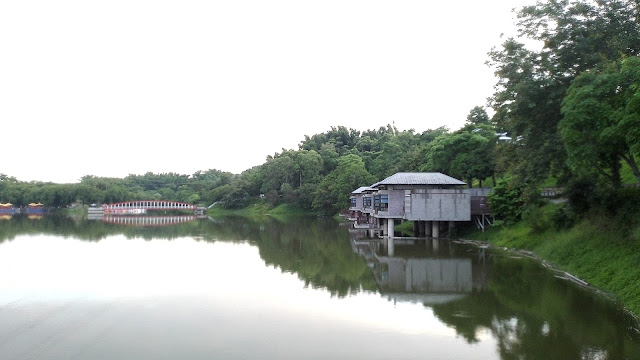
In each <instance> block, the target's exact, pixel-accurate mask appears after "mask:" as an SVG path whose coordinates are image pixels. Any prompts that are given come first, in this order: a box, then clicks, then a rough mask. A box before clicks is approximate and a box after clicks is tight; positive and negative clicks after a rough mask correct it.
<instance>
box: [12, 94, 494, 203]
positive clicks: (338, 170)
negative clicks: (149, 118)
mask: <svg viewBox="0 0 640 360" xmlns="http://www.w3.org/2000/svg"><path fill="white" fill-rule="evenodd" d="M496 146H498V144H497V136H496V134H495V129H494V127H493V125H491V123H490V119H489V116H488V115H487V113H486V111H485V110H484V109H483V108H481V107H476V108H474V109H472V111H471V112H470V114H469V116H468V118H467V124H466V126H464V127H463V128H462V129H460V130H458V131H455V132H449V131H448V129H446V128H438V129H434V130H427V131H424V132H422V133H417V132H415V131H414V130H408V131H399V130H398V129H397V128H395V127H394V126H392V125H387V126H386V127H381V128H379V129H377V130H367V131H363V132H360V131H358V130H354V129H347V128H345V127H343V126H338V127H332V128H331V129H330V130H329V131H327V132H325V133H321V134H316V135H313V136H305V139H304V140H303V141H302V142H301V143H300V144H299V148H298V149H297V150H284V149H283V151H282V152H280V153H276V154H274V155H273V156H268V157H267V159H266V162H265V163H264V164H262V165H260V166H256V167H254V168H251V169H248V170H246V171H244V172H243V173H241V174H239V175H233V174H231V173H227V172H222V171H219V170H208V171H205V172H197V173H195V174H193V175H181V174H175V173H168V174H153V173H147V174H144V175H129V176H127V177H125V178H124V179H118V178H104V177H96V176H84V177H83V178H82V179H81V180H80V183H78V184H52V183H40V182H29V183H27V182H20V181H18V180H17V179H15V178H13V177H10V176H7V175H0V201H3V202H11V203H13V204H15V205H18V206H24V205H26V204H28V203H30V202H41V203H43V204H45V205H46V206H52V207H63V206H67V205H69V204H71V203H84V204H91V203H96V204H100V203H113V202H120V201H129V200H145V199H149V200H153V199H163V200H175V201H182V202H187V203H195V204H202V205H209V204H212V203H214V202H219V203H220V204H221V206H224V207H227V208H238V207H243V206H246V205H247V204H248V203H249V202H250V201H252V200H254V199H258V198H264V199H265V201H267V202H268V203H270V204H272V205H277V204H281V203H288V204H292V205H295V206H298V207H300V208H303V209H310V210H315V211H318V212H321V213H327V214H331V213H336V212H337V211H339V210H341V209H343V208H344V207H345V206H346V204H347V203H348V198H349V195H350V193H351V191H353V190H354V189H356V188H358V187H360V186H362V185H370V184H373V183H374V182H376V181H378V180H381V179H383V178H385V177H387V176H390V175H392V174H394V173H396V172H399V171H441V172H443V173H447V174H450V175H452V176H455V177H459V178H463V179H466V180H467V181H469V183H471V182H473V181H474V179H476V180H479V181H480V183H481V182H482V181H483V180H484V179H486V178H488V177H492V176H493V175H494V173H493V169H494V166H493V162H494V150H495V148H496Z"/></svg>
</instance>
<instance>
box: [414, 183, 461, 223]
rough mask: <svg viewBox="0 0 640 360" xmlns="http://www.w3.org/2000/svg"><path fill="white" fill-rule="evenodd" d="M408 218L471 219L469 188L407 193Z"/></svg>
mask: <svg viewBox="0 0 640 360" xmlns="http://www.w3.org/2000/svg"><path fill="white" fill-rule="evenodd" d="M407 195H408V196H407V199H406V200H405V202H406V203H408V204H410V206H407V211H406V216H405V218H406V219H407V220H412V221H417V220H422V221H470V220H471V197H470V196H469V189H429V190H425V191H423V192H419V193H412V194H407Z"/></svg>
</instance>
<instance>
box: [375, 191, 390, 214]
mask: <svg viewBox="0 0 640 360" xmlns="http://www.w3.org/2000/svg"><path fill="white" fill-rule="evenodd" d="M373 202H374V207H375V209H376V210H378V211H387V210H389V195H387V194H383V195H376V196H375V197H374V198H373Z"/></svg>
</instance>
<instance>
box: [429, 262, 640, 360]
mask: <svg viewBox="0 0 640 360" xmlns="http://www.w3.org/2000/svg"><path fill="white" fill-rule="evenodd" d="M432 307H433V311H434V314H435V315H436V316H437V317H438V318H439V319H440V320H442V321H443V322H445V323H446V324H449V325H450V326H452V327H453V328H455V329H456V332H457V333H458V334H459V335H460V336H462V337H464V338H465V339H466V340H467V341H468V342H469V343H474V342H477V341H478V334H479V333H480V331H481V330H485V331H489V332H491V333H492V334H493V336H494V337H495V338H496V339H497V341H498V346H499V352H500V355H501V357H502V358H503V359H542V358H544V359H601V358H603V359H630V358H637V356H638V354H639V353H640V343H639V341H640V339H638V337H637V336H636V334H635V332H633V331H632V330H631V329H630V328H629V327H631V326H632V324H633V322H632V319H630V318H628V317H627V316H625V315H624V313H623V312H621V311H620V309H618V308H616V306H614V305H613V304H611V303H610V302H609V301H608V300H606V299H604V298H602V297H598V296H594V295H593V294H591V293H590V292H589V291H587V290H585V289H582V288H580V287H578V286H575V285H573V284H570V283H567V282H566V281H563V280H560V279H557V278H555V277H553V276H551V275H550V274H549V272H548V271H546V270H545V269H544V268H543V267H541V266H540V265H538V264H537V263H535V262H533V261H529V260H522V259H511V258H507V257H497V258H495V259H494V265H493V270H492V276H491V278H490V280H489V286H488V288H487V289H486V290H482V291H474V292H472V293H471V294H470V295H469V296H467V297H465V298H463V299H460V300H456V301H452V302H449V303H445V304H438V305H434V306H432ZM625 323H626V324H628V325H629V327H628V328H626V329H625V327H624V326H620V324H625ZM603 355H605V356H604V357H602V356H603Z"/></svg>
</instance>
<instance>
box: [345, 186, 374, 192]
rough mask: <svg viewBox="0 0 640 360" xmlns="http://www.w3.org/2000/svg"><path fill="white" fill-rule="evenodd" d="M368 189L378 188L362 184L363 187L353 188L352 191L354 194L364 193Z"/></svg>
mask: <svg viewBox="0 0 640 360" xmlns="http://www.w3.org/2000/svg"><path fill="white" fill-rule="evenodd" d="M367 190H376V189H374V188H372V187H369V186H361V187H359V188H357V189H355V190H353V191H352V192H351V193H352V194H362V193H363V192H365V191H367Z"/></svg>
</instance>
